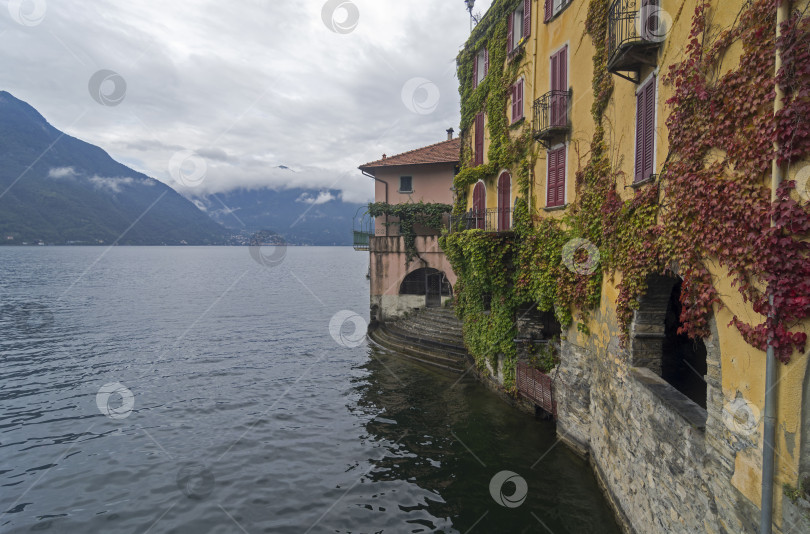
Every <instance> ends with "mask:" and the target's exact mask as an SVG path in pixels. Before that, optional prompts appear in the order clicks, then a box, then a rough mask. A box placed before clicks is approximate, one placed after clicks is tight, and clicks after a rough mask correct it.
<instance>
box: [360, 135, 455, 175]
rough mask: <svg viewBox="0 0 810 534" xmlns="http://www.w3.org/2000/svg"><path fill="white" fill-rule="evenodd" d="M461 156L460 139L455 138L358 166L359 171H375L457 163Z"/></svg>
mask: <svg viewBox="0 0 810 534" xmlns="http://www.w3.org/2000/svg"><path fill="white" fill-rule="evenodd" d="M460 154H461V138H460V137H456V138H455V139H450V140H449V141H442V142H441V143H436V144H435V145H430V146H426V147H422V148H417V149H416V150H411V151H409V152H403V153H402V154H397V155H396V156H389V157H387V158H383V159H378V160H377V161H372V162H370V163H366V164H365V165H360V167H359V168H360V169H361V170H367V169H375V168H377V167H395V166H398V165H423V164H425V163H458V161H459V158H460Z"/></svg>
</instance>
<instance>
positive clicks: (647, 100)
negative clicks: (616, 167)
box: [633, 76, 655, 182]
mask: <svg viewBox="0 0 810 534" xmlns="http://www.w3.org/2000/svg"><path fill="white" fill-rule="evenodd" d="M654 158H655V76H653V77H652V78H650V81H648V82H647V83H646V84H644V86H642V87H641V89H639V90H638V94H637V95H636V163H635V173H634V178H633V179H634V181H636V182H641V181H643V180H646V179H648V178H650V177H651V176H652V175H653V173H654V172H655V162H654V161H653V160H654Z"/></svg>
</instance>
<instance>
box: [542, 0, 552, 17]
mask: <svg viewBox="0 0 810 534" xmlns="http://www.w3.org/2000/svg"><path fill="white" fill-rule="evenodd" d="M551 2H552V0H546V5H545V16H544V18H543V22H548V21H549V20H551V17H552V15H553V12H552V5H551Z"/></svg>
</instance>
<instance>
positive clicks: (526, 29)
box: [523, 0, 532, 37]
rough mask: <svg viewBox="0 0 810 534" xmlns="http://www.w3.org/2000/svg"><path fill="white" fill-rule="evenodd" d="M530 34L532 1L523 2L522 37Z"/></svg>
mask: <svg viewBox="0 0 810 534" xmlns="http://www.w3.org/2000/svg"><path fill="white" fill-rule="evenodd" d="M531 33H532V0H523V37H528V36H529V35H531Z"/></svg>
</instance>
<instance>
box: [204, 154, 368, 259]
mask: <svg viewBox="0 0 810 534" xmlns="http://www.w3.org/2000/svg"><path fill="white" fill-rule="evenodd" d="M279 168H285V167H284V166H283V165H282V166H279ZM289 172H291V173H292V171H289ZM369 189H370V187H369ZM192 200H193V201H194V203H195V204H196V205H197V206H198V207H199V208H200V209H202V210H203V211H205V212H206V213H208V215H209V216H210V217H211V218H212V219H213V220H215V221H217V222H218V223H220V224H222V225H223V226H225V227H227V228H229V229H231V230H232V231H233V232H234V233H242V234H250V233H253V232H257V231H260V230H269V231H272V232H275V233H278V234H280V235H282V236H283V237H284V239H285V240H286V241H287V242H288V243H291V244H299V245H351V244H352V233H351V230H352V219H353V217H354V216H355V214H357V216H358V218H359V217H360V216H362V214H363V213H364V212H365V209H366V204H360V203H352V202H344V201H343V200H342V197H341V192H340V191H339V190H336V189H305V188H291V189H282V190H274V189H270V188H261V189H235V190H233V191H229V192H227V193H217V194H209V195H203V196H198V197H192Z"/></svg>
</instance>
